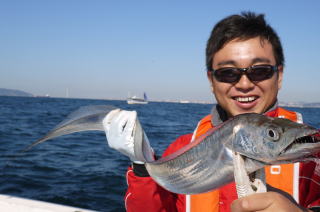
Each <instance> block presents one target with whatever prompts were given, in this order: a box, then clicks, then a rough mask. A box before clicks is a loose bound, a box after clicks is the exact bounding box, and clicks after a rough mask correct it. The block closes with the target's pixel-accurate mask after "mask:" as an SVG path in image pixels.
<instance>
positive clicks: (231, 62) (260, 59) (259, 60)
mask: <svg viewBox="0 0 320 212" xmlns="http://www.w3.org/2000/svg"><path fill="white" fill-rule="evenodd" d="M255 63H271V61H270V60H269V59H268V58H264V57H256V58H253V59H252V60H251V64H255ZM217 65H218V66H225V65H233V66H237V62H236V61H234V60H225V61H221V62H219V63H218V64H217Z"/></svg>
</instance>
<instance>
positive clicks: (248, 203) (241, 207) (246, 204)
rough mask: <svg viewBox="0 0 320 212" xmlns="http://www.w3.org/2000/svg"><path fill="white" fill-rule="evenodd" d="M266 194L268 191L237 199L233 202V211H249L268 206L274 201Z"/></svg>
mask: <svg viewBox="0 0 320 212" xmlns="http://www.w3.org/2000/svg"><path fill="white" fill-rule="evenodd" d="M266 194H267V193H257V194H254V195H249V196H246V197H243V198H240V199H237V200H235V201H233V203H232V204H231V211H232V212H249V211H258V210H263V209H265V208H268V207H269V206H270V204H272V203H271V201H270V199H269V198H267V197H266Z"/></svg>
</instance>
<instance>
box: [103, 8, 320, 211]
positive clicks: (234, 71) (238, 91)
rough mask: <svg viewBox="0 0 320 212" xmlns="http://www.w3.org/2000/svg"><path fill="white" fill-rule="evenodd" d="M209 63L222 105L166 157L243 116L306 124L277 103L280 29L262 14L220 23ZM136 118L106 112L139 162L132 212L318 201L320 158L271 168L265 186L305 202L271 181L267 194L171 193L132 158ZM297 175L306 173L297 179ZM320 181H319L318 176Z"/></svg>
mask: <svg viewBox="0 0 320 212" xmlns="http://www.w3.org/2000/svg"><path fill="white" fill-rule="evenodd" d="M206 64H207V76H208V79H209V82H210V84H211V89H212V92H213V94H214V95H215V98H216V100H217V103H218V104H217V105H216V106H215V107H214V108H213V110H212V112H211V114H210V115H208V116H207V117H205V118H203V119H202V120H201V121H200V122H199V124H198V126H197V128H196V130H195V131H194V133H193V134H188V135H184V136H181V137H179V138H178V139H177V140H176V141H175V142H173V143H172V144H171V145H170V146H169V147H168V149H167V150H166V151H165V153H164V155H163V156H166V155H168V154H171V153H173V152H175V151H177V150H178V149H180V148H181V147H183V146H184V145H186V144H188V143H189V142H192V141H193V140H194V139H195V138H196V137H198V136H200V135H202V134H204V133H205V132H206V131H207V130H208V129H211V128H213V127H215V126H217V125H218V124H220V123H222V122H224V121H226V120H227V119H228V118H230V117H233V116H235V115H238V114H242V113H252V112H253V113H264V114H265V115H268V116H273V117H282V118H288V119H291V120H293V121H301V115H300V114H298V113H295V112H291V111H287V110H284V109H282V108H279V107H278V105H277V95H278V90H279V89H280V88H281V83H282V78H283V67H284V56H283V52H282V46H281V43H280V40H279V38H278V36H277V34H276V33H275V32H274V30H273V29H272V28H271V27H270V26H269V25H268V24H266V22H265V20H264V16H263V15H256V14H254V13H250V12H249V13H242V14H241V15H232V16H229V17H227V18H225V19H223V20H221V21H220V22H219V23H218V24H217V25H216V26H215V27H214V29H213V31H212V33H211V35H210V38H209V40H208V43H207V49H206ZM135 119H136V113H135V112H129V111H114V112H113V113H111V114H110V115H109V116H108V117H107V120H108V123H109V124H107V129H108V130H107V131H109V132H110V133H107V139H108V143H109V145H110V147H112V148H114V149H117V150H118V151H120V152H122V153H124V154H126V155H127V156H129V157H130V159H131V160H132V161H133V165H132V168H131V167H130V168H129V170H128V173H127V180H128V191H127V194H126V198H125V201H126V209H127V210H128V211H142V210H144V211H192V212H193V211H229V210H232V211H307V210H308V209H306V208H305V207H309V208H312V207H314V206H317V205H319V199H320V195H319V194H318V193H319V192H314V193H312V194H311V195H310V194H308V195H307V193H308V191H311V190H315V191H316V190H318V189H320V187H317V186H319V185H318V184H317V182H319V181H316V183H315V182H314V179H311V178H314V177H313V176H314V175H313V173H314V169H315V164H314V163H308V164H296V165H288V166H276V167H269V168H267V169H266V172H267V173H266V174H267V183H269V184H271V185H272V186H274V187H277V188H279V189H282V190H284V191H286V192H289V193H290V194H291V195H293V197H294V198H295V199H296V200H297V201H299V203H300V205H298V204H297V203H296V201H295V200H294V199H293V197H291V196H290V195H288V194H287V193H286V192H284V191H282V190H279V189H276V188H273V187H271V186H269V187H268V192H266V193H260V194H254V195H251V196H248V197H245V198H242V199H238V200H236V199H237V196H236V191H235V185H234V183H231V184H228V185H225V186H222V187H221V188H219V189H217V190H214V191H212V192H209V193H205V194H199V195H180V194H174V193H171V192H169V191H167V190H165V189H163V188H161V187H160V186H158V185H157V184H156V183H155V182H154V181H153V180H152V179H151V178H150V177H149V175H148V173H147V171H146V169H145V167H144V165H143V163H141V162H139V161H136V159H135V158H134V154H133V138H132V136H131V135H132V130H133V129H134V121H135ZM283 170H285V171H283ZM288 173H289V174H288ZM299 175H300V176H301V175H303V177H301V178H300V179H299ZM318 178H319V177H318V176H317V179H316V180H320V179H318ZM302 179H304V180H306V179H308V180H307V181H303V180H302ZM312 180H313V181H312ZM284 181H285V183H283V182H284ZM298 183H300V184H298ZM283 184H284V185H283ZM298 185H300V189H299V188H298Z"/></svg>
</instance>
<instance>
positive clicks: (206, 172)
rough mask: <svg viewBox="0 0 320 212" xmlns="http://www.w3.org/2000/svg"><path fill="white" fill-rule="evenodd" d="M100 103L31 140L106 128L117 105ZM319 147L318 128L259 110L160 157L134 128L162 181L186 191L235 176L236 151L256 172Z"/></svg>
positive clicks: (141, 155) (309, 155) (138, 148)
mask: <svg viewBox="0 0 320 212" xmlns="http://www.w3.org/2000/svg"><path fill="white" fill-rule="evenodd" d="M96 107H97V106H91V107H86V110H84V111H87V112H86V114H84V113H83V112H81V109H80V110H79V111H80V112H79V111H78V112H77V111H76V112H75V113H73V115H71V118H67V121H63V122H62V123H61V124H59V125H58V126H57V127H56V128H55V129H53V130H52V131H50V132H49V133H48V134H47V135H46V136H44V137H43V138H41V139H39V140H38V141H36V142H35V143H34V144H32V145H31V146H34V145H36V144H38V143H41V142H43V141H45V140H48V139H51V138H54V137H57V136H60V135H63V134H69V133H72V132H80V131H86V130H103V124H102V122H103V117H104V116H106V115H107V114H108V113H109V112H110V111H111V110H113V109H115V108H113V107H110V106H105V107H101V106H100V108H98V109H97V108H96ZM88 111H92V112H90V113H88ZM77 117H78V118H77ZM319 151H320V139H319V131H318V130H317V129H315V128H312V127H309V126H307V125H303V124H298V123H295V122H292V121H289V120H287V119H280V118H270V117H267V116H264V115H260V114H254V113H251V114H241V115H238V116H235V117H233V118H231V119H229V120H228V121H226V122H224V123H222V124H221V125H219V126H217V127H216V128H214V129H211V130H209V131H208V132H207V133H205V134H204V135H202V136H200V137H198V138H197V139H195V140H194V141H192V142H190V143H189V144H188V145H186V146H184V147H183V148H181V149H179V150H178V151H176V152H175V153H173V154H171V155H168V156H166V157H163V158H160V159H158V160H156V159H155V158H154V154H153V150H152V148H151V146H150V144H149V142H148V139H147V136H146V134H145V133H144V130H143V129H142V127H141V124H140V122H139V120H138V119H137V120H136V126H135V130H134V153H135V156H136V158H137V159H139V160H140V161H144V162H145V166H146V168H147V170H148V172H149V174H150V176H151V177H152V178H153V179H154V180H155V181H156V182H157V183H158V184H159V185H161V186H162V187H164V188H165V189H167V190H169V191H172V192H174V193H181V194H197V193H203V192H207V191H210V190H213V189H216V188H219V187H221V186H223V185H225V184H227V183H229V182H232V181H233V180H234V175H233V171H234V166H233V152H237V153H239V154H241V155H242V156H243V157H244V164H245V165H244V167H245V170H246V172H247V173H252V172H254V171H256V170H259V169H261V168H263V167H264V166H265V165H271V164H282V163H292V162H297V161H307V160H314V159H315V158H314V156H313V155H314V154H315V153H317V152H319Z"/></svg>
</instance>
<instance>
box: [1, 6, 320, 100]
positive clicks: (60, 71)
mask: <svg viewBox="0 0 320 212" xmlns="http://www.w3.org/2000/svg"><path fill="white" fill-rule="evenodd" d="M247 10H251V11H254V12H257V13H264V14H265V15H266V19H267V21H268V22H269V23H270V24H271V25H272V26H273V27H274V29H275V30H276V31H277V32H278V34H279V36H280V38H281V41H282V44H283V47H284V52H285V57H286V67H285V75H284V82H283V87H282V89H281V91H280V95H279V99H280V101H306V102H319V101H320V94H319V91H320V83H319V81H320V54H319V51H320V41H319V39H320V12H319V11H320V3H319V1H317V0H306V1H302V0H301V1H298V0H297V1H291V0H281V1H278V0H277V1H275V0H269V1H251V0H250V1H236V0H234V1H230V0H224V1H213V0H212V1H187V0H184V1H182V0H176V1H174V0H162V1H151V0H149V1H139V0H136V1H111V0H105V1H102V0H101V1H99V0H86V1H85V0H55V1H49V0H28V1H25V0H20V1H19V0H7V1H4V0H0V26H1V27H0V32H1V33H0V46H1V47H0V87H2V88H11V89H20V90H24V91H27V92H30V93H33V94H35V95H45V94H50V95H51V96H53V97H64V96H65V95H66V89H68V90H69V96H70V97H76V98H102V99H104V98H115V99H125V98H126V97H127V95H128V92H130V93H131V94H138V95H142V92H144V91H146V92H147V94H148V96H149V98H150V99H158V100H165V99H171V100H175V99H183V100H203V101H211V102H212V101H214V100H213V95H212V94H211V93H210V88H209V84H208V82H207V79H206V74H205V55H204V49H205V45H206V41H207V39H208V36H209V34H210V32H211V29H212V27H213V26H214V24H215V23H216V22H217V21H219V20H220V19H222V18H224V17H226V16H228V15H230V14H234V13H239V12H241V11H247Z"/></svg>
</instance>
